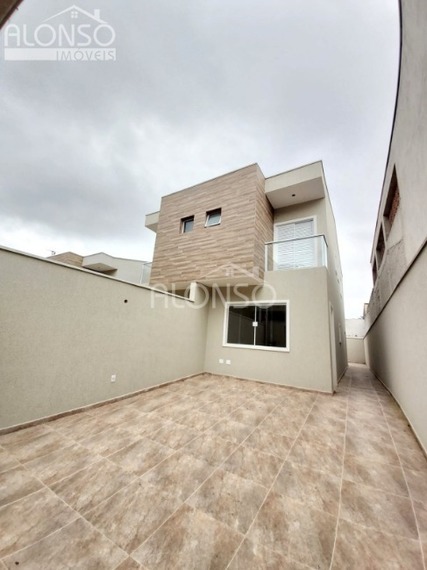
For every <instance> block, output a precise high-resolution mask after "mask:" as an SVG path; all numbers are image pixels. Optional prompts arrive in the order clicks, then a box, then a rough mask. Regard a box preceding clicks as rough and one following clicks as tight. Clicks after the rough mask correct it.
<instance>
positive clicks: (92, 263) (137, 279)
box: [47, 251, 151, 285]
mask: <svg viewBox="0 0 427 570" xmlns="http://www.w3.org/2000/svg"><path fill="white" fill-rule="evenodd" d="M47 259H51V260H52V261H59V262H61V263H65V264H66V265H72V266H74V267H81V268H82V269H89V270H90V271H95V272H96V273H102V274H104V275H109V276H110V277H114V278H116V279H121V280H122V281H129V282H130V283H138V284H140V285H146V284H147V283H148V282H149V280H150V272H151V263H149V262H147V261H141V260H139V259H126V258H122V257H113V256H112V255H108V254H106V253H102V252H101V253H94V254H92V255H86V256H82V255H79V254H77V253H73V252H72V251H66V252H64V253H58V254H56V255H51V256H49V257H48V258H47Z"/></svg>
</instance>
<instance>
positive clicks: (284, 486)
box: [273, 461, 341, 516]
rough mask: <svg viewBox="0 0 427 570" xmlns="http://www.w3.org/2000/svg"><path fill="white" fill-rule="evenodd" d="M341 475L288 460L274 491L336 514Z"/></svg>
mask: <svg viewBox="0 0 427 570" xmlns="http://www.w3.org/2000/svg"><path fill="white" fill-rule="evenodd" d="M340 488H341V477H335V476H334V475H331V474H330V473H324V472H322V471H316V470H313V469H308V468H306V467H302V466H301V465H296V464H293V463H291V462H290V461H286V463H285V464H284V466H283V467H282V469H281V470H280V473H279V475H278V477H277V479H276V481H275V483H274V487H273V489H274V491H276V492H277V493H280V494H282V495H284V496H286V497H289V498H291V499H294V500H296V501H299V502H301V503H303V504H304V505H307V506H308V507H313V508H316V509H319V510H323V511H326V512H328V513H329V514H331V515H334V516H336V515H337V514H338V506H339V500H340Z"/></svg>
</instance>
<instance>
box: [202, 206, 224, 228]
mask: <svg viewBox="0 0 427 570" xmlns="http://www.w3.org/2000/svg"><path fill="white" fill-rule="evenodd" d="M220 223H221V208H217V209H216V210H210V211H209V212H206V223H205V227H206V228H208V227H210V226H218V225H219V224H220Z"/></svg>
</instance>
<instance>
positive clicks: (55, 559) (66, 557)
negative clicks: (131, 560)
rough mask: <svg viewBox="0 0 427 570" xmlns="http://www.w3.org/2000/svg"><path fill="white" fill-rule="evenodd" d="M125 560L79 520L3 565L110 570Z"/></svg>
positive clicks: (117, 550)
mask: <svg viewBox="0 0 427 570" xmlns="http://www.w3.org/2000/svg"><path fill="white" fill-rule="evenodd" d="M126 556H127V555H126V553H125V552H123V550H121V549H120V548H119V547H117V546H116V545H115V544H114V543H113V542H111V541H110V540H108V539H107V538H105V537H104V536H102V534H100V533H99V532H97V531H96V530H95V529H94V528H93V527H92V525H90V524H89V523H88V522H87V521H85V520H84V519H81V518H79V519H77V520H76V521H74V522H72V523H71V524H69V525H67V526H66V527H64V528H63V529H62V530H60V531H59V532H55V533H54V534H51V535H50V536H48V537H46V538H43V539H42V540H40V541H39V542H37V543H36V544H33V545H32V546H29V547H27V548H25V549H24V550H20V551H19V552H17V553H15V554H12V555H11V556H9V557H7V558H6V559H5V560H4V563H5V565H6V568H9V569H10V570H12V568H16V567H17V566H19V568H40V569H41V568H43V570H61V569H64V570H65V569H69V568H73V569H80V570H86V569H89V568H91V569H92V568H98V569H100V570H101V569H105V570H109V569H111V568H114V567H115V566H116V565H117V564H119V563H120V562H121V561H122V560H124V559H125V558H126Z"/></svg>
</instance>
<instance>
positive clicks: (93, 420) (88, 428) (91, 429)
mask: <svg viewBox="0 0 427 570" xmlns="http://www.w3.org/2000/svg"><path fill="white" fill-rule="evenodd" d="M60 422H62V423H60ZM49 425H51V426H52V427H53V428H54V430H55V431H57V432H59V433H60V434H62V435H63V436H65V437H69V438H71V439H73V440H75V441H80V440H82V439H86V438H88V437H91V436H94V435H96V434H98V433H101V432H102V431H105V430H106V429H108V428H109V426H108V424H107V422H106V421H105V419H104V418H100V417H94V416H91V415H89V414H74V415H73V416H68V417H65V418H61V419H60V420H56V421H54V422H50V423H49Z"/></svg>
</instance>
